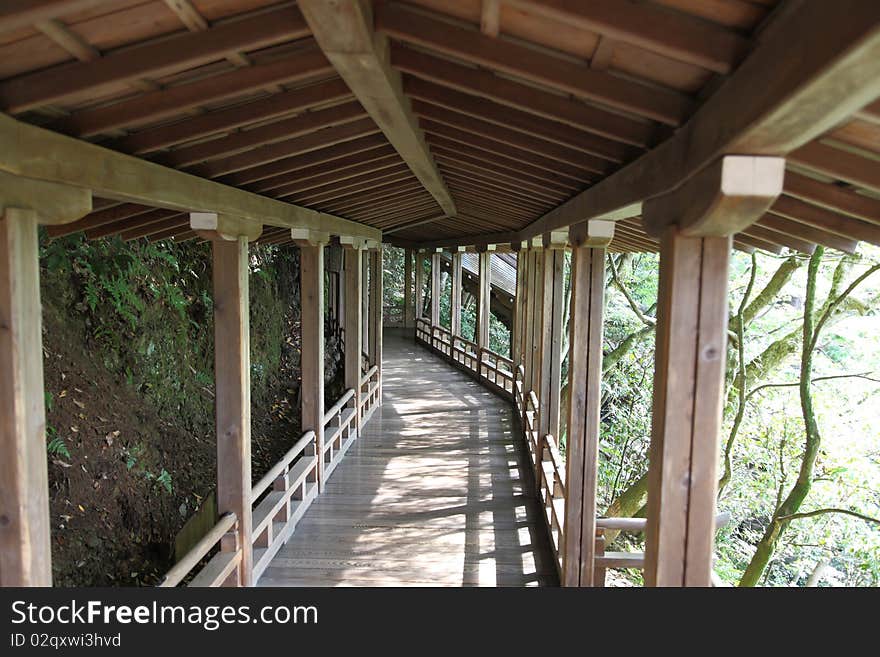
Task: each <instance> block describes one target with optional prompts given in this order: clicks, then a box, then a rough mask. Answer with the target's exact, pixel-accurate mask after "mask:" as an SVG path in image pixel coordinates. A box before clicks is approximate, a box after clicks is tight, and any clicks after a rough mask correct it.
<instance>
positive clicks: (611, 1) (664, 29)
mask: <svg viewBox="0 0 880 657" xmlns="http://www.w3.org/2000/svg"><path fill="white" fill-rule="evenodd" d="M507 2H509V3H510V4H511V5H513V6H515V7H518V8H521V9H524V10H525V11H527V12H529V13H532V14H538V15H542V16H547V17H550V18H553V19H555V20H558V21H560V22H561V23H564V24H566V25H573V26H575V27H578V28H581V29H584V30H589V31H590V32H598V33H600V34H601V35H603V37H606V38H611V39H615V40H617V41H625V42H627V43H631V44H633V45H635V46H638V47H640V48H644V49H645V50H650V51H652V52H655V53H657V54H659V55H664V56H666V57H669V58H671V59H676V60H678V61H682V62H687V63H688V64H694V65H696V66H700V67H703V68H707V69H709V70H710V71H713V72H715V73H721V74H722V75H724V74H727V73H730V71H731V70H732V69H733V67H734V65H735V64H737V63H738V62H739V61H740V59H742V58H743V56H744V55H745V53H746V52H747V51H748V48H749V42H748V40H747V39H746V38H744V37H742V36H740V35H739V34H737V33H736V32H733V31H731V30H727V29H724V28H722V27H718V26H715V25H712V24H711V23H708V22H706V21H701V20H698V19H692V18H690V17H688V16H686V15H682V14H675V13H672V12H669V11H664V10H663V9H661V8H659V7H652V6H650V5H646V4H641V3H635V2H632V0H590V2H582V1H580V0H527V1H525V2H524V1H523V0H507Z"/></svg>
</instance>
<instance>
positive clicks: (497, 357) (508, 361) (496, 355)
mask: <svg viewBox="0 0 880 657" xmlns="http://www.w3.org/2000/svg"><path fill="white" fill-rule="evenodd" d="M480 351H483V352H485V353H487V354H489V355H490V356H492V358H494V359H495V360H496V361H500V362H502V363H505V364H507V365H510V367H511V369H513V360H511V359H510V358H508V357H507V356H502V355H501V354H499V353H498V352H497V351H492V350H491V349H487V348H486V347H483V348H482V349H481V350H480Z"/></svg>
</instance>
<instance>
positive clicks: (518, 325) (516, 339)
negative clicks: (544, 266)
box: [510, 242, 525, 367]
mask: <svg viewBox="0 0 880 657" xmlns="http://www.w3.org/2000/svg"><path fill="white" fill-rule="evenodd" d="M510 248H511V250H512V251H513V252H514V253H516V292H515V294H516V297H515V298H514V300H513V322H512V326H513V331H512V335H511V338H510V344H511V353H510V358H511V360H513V365H514V367H516V366H517V365H519V363H520V359H521V358H522V316H523V308H522V302H523V272H524V269H525V268H524V267H523V254H524V253H525V251H523V250H522V243H521V242H514V243H513V244H511V245H510Z"/></svg>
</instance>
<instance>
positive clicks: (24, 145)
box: [0, 114, 381, 239]
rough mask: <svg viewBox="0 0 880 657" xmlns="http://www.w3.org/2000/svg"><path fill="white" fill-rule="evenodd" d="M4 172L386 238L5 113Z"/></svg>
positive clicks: (0, 134)
mask: <svg viewBox="0 0 880 657" xmlns="http://www.w3.org/2000/svg"><path fill="white" fill-rule="evenodd" d="M0 171H5V172H6V173H10V174H12V175H17V176H23V177H25V178H34V179H37V180H46V181H50V182H59V183H65V184H68V185H72V186H75V187H82V188H84V189H88V190H91V191H92V192H93V193H94V194H95V195H97V196H100V197H102V198H109V199H116V200H120V201H126V202H131V203H139V204H143V205H149V206H152V207H157V208H167V209H170V210H179V211H181V212H192V211H205V212H217V213H221V214H230V215H234V216H237V217H242V218H243V219H246V220H248V221H251V222H254V223H259V224H261V225H262V224H267V225H275V226H285V227H305V228H320V229H321V230H325V231H328V232H331V233H333V234H337V235H353V236H357V237H366V238H368V239H381V232H380V231H378V230H376V229H374V228H370V227H369V226H365V225H363V224H359V223H356V222H352V221H348V220H346V219H342V218H340V217H336V216H333V215H330V214H324V213H322V212H316V211H315V210H310V209H308V208H303V207H299V206H296V205H291V204H289V203H282V202H280V201H275V200H273V199H269V198H266V197H265V196H258V195H257V194H253V193H251V192H246V191H244V190H241V189H236V188H234V187H229V186H227V185H222V184H220V183H216V182H213V181H210V180H205V179H203V178H198V177H196V176H193V175H190V174H187V173H184V172H182V171H176V170H174V169H169V168H167V167H163V166H161V165H159V164H155V163H153V162H147V161H145V160H142V159H139V158H136V157H132V156H130V155H124V154H122V153H117V152H115V151H111V150H109V149H107V148H102V147H101V146H98V145H96V144H89V143H87V142H84V141H80V140H78V139H74V138H72V137H67V136H65V135H60V134H58V133H55V132H51V131H49V130H45V129H43V128H38V127H36V126H32V125H28V124H26V123H22V122H20V121H16V120H15V119H13V118H11V117H8V116H5V115H2V114H0Z"/></svg>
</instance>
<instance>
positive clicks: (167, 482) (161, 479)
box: [156, 468, 174, 494]
mask: <svg viewBox="0 0 880 657" xmlns="http://www.w3.org/2000/svg"><path fill="white" fill-rule="evenodd" d="M156 483H157V484H159V485H160V486H161V487H162V488H164V489H165V490H166V491H167V492H168V493H169V494H171V493H173V492H174V489H173V488H172V486H171V475H170V474H168V470H166V469H165V468H162V472H160V473H159V476H158V477H156Z"/></svg>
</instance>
